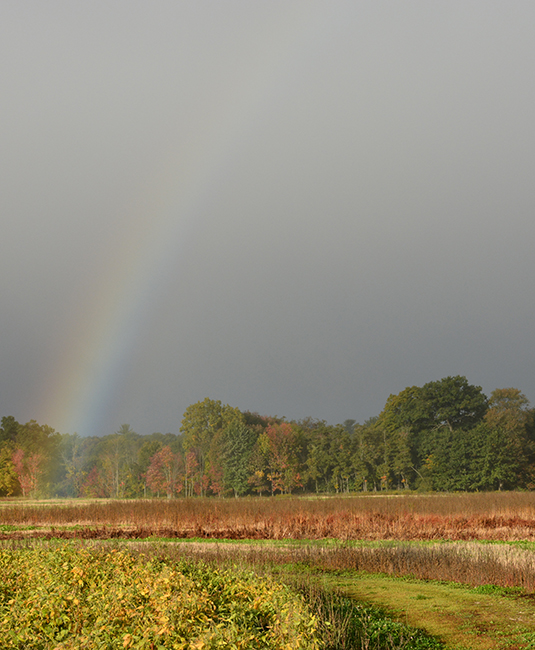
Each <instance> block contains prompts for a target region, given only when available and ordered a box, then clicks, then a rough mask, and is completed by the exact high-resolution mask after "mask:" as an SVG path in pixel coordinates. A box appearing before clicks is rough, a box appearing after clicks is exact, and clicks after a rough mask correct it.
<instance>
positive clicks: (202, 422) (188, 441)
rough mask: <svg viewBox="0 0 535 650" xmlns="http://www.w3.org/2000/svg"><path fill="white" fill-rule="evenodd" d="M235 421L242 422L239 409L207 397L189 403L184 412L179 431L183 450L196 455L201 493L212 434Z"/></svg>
mask: <svg viewBox="0 0 535 650" xmlns="http://www.w3.org/2000/svg"><path fill="white" fill-rule="evenodd" d="M235 422H242V423H243V422H244V416H243V415H242V413H241V411H240V410H239V409H237V408H233V407H231V406H229V405H228V404H226V405H223V404H221V401H220V400H217V401H216V400H211V399H209V398H208V397H207V398H205V399H204V400H203V401H202V402H196V403H195V404H191V405H190V406H188V408H187V409H186V411H185V413H184V417H183V418H182V423H181V426H180V431H181V432H182V433H183V445H184V450H185V451H186V452H190V451H193V452H195V455H196V457H197V462H198V465H199V472H200V481H201V482H200V486H201V488H200V493H201V494H204V493H205V487H204V485H205V483H206V482H209V477H208V475H207V469H208V468H207V461H208V454H209V451H210V447H211V445H212V440H213V438H214V435H215V434H216V432H218V431H222V430H223V429H226V428H227V427H228V426H230V425H231V424H232V423H235Z"/></svg>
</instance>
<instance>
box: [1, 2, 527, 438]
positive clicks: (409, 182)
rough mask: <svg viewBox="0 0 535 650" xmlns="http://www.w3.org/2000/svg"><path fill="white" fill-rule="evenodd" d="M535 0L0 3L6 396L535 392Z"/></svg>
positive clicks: (51, 405) (241, 401)
mask: <svg viewBox="0 0 535 650" xmlns="http://www.w3.org/2000/svg"><path fill="white" fill-rule="evenodd" d="M534 24H535V4H534V3H533V2H532V1H526V2H522V1H518V2H517V1H513V2H511V1H510V0H508V1H507V2H493V1H492V0H477V1H469V0H468V1H467V0H462V1H459V2H457V1H452V0H444V1H436V2H427V1H424V0H421V1H417V2H411V1H410V0H409V1H407V2H403V3H400V2H397V1H394V0H392V1H391V2H381V1H376V0H374V1H373V2H372V1H370V2H355V1H354V0H348V1H347V2H344V1H337V0H328V1H327V0H325V1H324V2H314V0H305V1H302V2H298V1H293V0H280V1H277V0H269V1H268V0H266V1H262V0H259V1H252V0H225V1H224V2H221V1H220V0H217V1H216V0H211V1H202V0H192V1H177V0H172V1H169V2H168V1H166V0H158V1H156V2H148V1H143V2H142V1H139V0H125V1H121V0H119V1H115V2H114V1H111V2H110V0H106V1H101V0H92V1H91V2H73V1H72V0H68V1H63V2H62V1H56V0H47V2H41V1H38V0H34V1H31V0H29V1H27V2H20V1H19V0H4V1H3V2H2V3H1V4H0V88H1V92H0V115H1V119H0V214H1V220H2V221H1V223H2V233H1V237H0V283H1V284H0V286H1V296H2V300H1V309H0V333H1V346H0V361H1V363H0V416H5V415H13V416H15V417H16V418H17V419H18V420H19V421H20V422H26V421H28V420H30V419H36V420H37V421H38V422H40V423H46V424H49V425H50V426H52V427H54V428H55V429H56V430H58V431H60V432H62V433H73V432H75V431H76V432H78V433H79V434H81V435H102V434H109V433H112V432H113V431H115V430H117V429H118V428H119V426H120V425H121V424H123V423H129V424H130V425H131V426H132V427H133V428H134V430H136V431H137V432H139V433H143V434H145V433H151V432H154V431H161V432H173V433H177V432H178V431H179V427H180V421H181V419H182V414H183V412H184V410H185V409H186V407H187V406H188V405H189V404H191V403H193V402H196V401H198V400H202V399H204V398H205V397H210V398H212V399H220V400H222V402H223V403H228V404H231V405H232V406H237V407H239V408H240V409H242V410H251V411H257V412H259V413H260V414H264V415H279V416H286V417H287V418H288V419H300V418H304V417H312V418H317V419H321V420H326V421H327V422H329V423H330V424H335V423H338V422H343V421H344V420H345V419H348V418H352V419H355V420H357V421H359V422H363V421H364V420H366V419H367V418H369V417H371V416H374V415H377V414H378V413H379V412H380V411H381V409H382V407H383V405H384V403H385V401H386V399H387V398H388V396H389V394H391V393H398V392H399V391H401V390H402V389H403V388H405V387H406V386H410V385H422V384H424V383H426V382H428V381H434V380H438V379H441V378H442V377H446V376H448V375H465V376H466V377H467V378H468V381H469V382H470V383H472V384H476V385H480V386H482V387H483V390H484V392H485V393H486V394H487V395H488V394H490V392H491V391H492V390H493V389H495V388H504V387H509V386H514V387H516V388H520V389H521V390H522V391H523V392H524V393H525V394H526V396H527V397H528V398H529V399H530V400H531V402H532V403H534V402H535V376H534V369H535V345H534V337H533V333H534V329H535V313H534V312H535V282H534V280H535V255H534V252H533V250H534V242H535V209H534V208H535V182H534V178H533V176H534V170H535V164H534V163H535V120H534V115H535V101H534V100H535V83H534V78H535V74H534V73H535V38H533V25H534Z"/></svg>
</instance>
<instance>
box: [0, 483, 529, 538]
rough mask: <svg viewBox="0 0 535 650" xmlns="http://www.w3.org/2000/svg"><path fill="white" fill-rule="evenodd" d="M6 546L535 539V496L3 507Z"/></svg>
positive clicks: (7, 504) (0, 508)
mask: <svg viewBox="0 0 535 650" xmlns="http://www.w3.org/2000/svg"><path fill="white" fill-rule="evenodd" d="M0 523H1V524H2V526H0V531H1V534H0V539H6V538H11V539H13V538H20V537H23V536H24V537H28V536H29V537H63V538H85V539H88V538H130V539H132V538H138V539H139V538H145V537H150V536H158V537H168V538H182V539H185V538H192V537H200V538H213V539H272V540H281V539H326V538H336V539H340V540H406V541H409V540H497V541H518V540H535V494H533V493H530V492H524V493H514V492H509V493H500V492H493V493H479V494H459V495H451V494H450V495H404V496H394V495H392V496H386V495H385V496H383V495H373V496H372V495H369V496H355V497H345V498H344V497H332V498H323V499H320V498H310V499H307V498H246V499H228V500H227V499H169V500H167V499H166V500H115V501H96V500H95V501H86V502H81V501H80V502H79V501H72V502H59V503H54V502H48V503H39V502H24V501H11V502H7V501H4V502H3V504H2V506H0Z"/></svg>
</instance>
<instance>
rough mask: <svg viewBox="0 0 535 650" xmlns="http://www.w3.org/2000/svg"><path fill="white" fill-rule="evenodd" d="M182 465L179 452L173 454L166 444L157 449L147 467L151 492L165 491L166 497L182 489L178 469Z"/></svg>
mask: <svg viewBox="0 0 535 650" xmlns="http://www.w3.org/2000/svg"><path fill="white" fill-rule="evenodd" d="M182 465H183V462H182V458H181V457H180V455H179V454H174V453H173V452H172V451H171V447H170V446H169V445H166V446H165V447H162V449H160V451H157V452H156V453H155V454H154V456H153V457H152V459H151V463H150V465H149V468H148V469H147V485H148V487H149V489H150V490H151V491H152V492H156V493H159V492H160V491H162V492H165V493H166V495H167V498H168V499H170V498H171V497H172V496H174V495H175V494H177V493H178V492H180V491H181V490H182V482H181V480H180V478H179V470H180V468H181V466H182Z"/></svg>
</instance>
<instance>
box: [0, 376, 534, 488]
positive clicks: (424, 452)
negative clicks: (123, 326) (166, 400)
mask: <svg viewBox="0 0 535 650" xmlns="http://www.w3.org/2000/svg"><path fill="white" fill-rule="evenodd" d="M1 423H2V427H1V429H0V495H1V496H32V497H45V496H57V497H107V498H110V497H112V498H113V497H114V498H136V497H153V496H167V497H175V496H184V497H193V496H220V497H221V496H235V497H240V496H245V495H275V494H292V493H304V492H309V493H310V492H315V493H348V492H356V491H378V490H391V489H395V490H403V489H419V490H425V491H429V490H437V491H456V490H463V491H476V490H502V489H532V488H533V487H535V409H532V408H530V406H529V402H528V400H527V399H526V397H525V396H524V395H523V394H522V392H521V391H520V390H518V389H516V388H504V389H497V390H494V391H493V392H492V393H491V395H490V397H487V396H486V395H484V393H483V392H482V389H481V387H479V386H473V385H471V384H469V383H468V381H467V379H466V378H465V377H463V376H456V377H446V378H444V379H441V380H439V381H434V382H429V383H427V384H425V385H424V386H421V387H418V386H410V387H407V388H405V389H404V390H403V391H401V392H400V393H399V394H397V395H390V397H389V398H388V400H387V402H386V404H385V406H384V408H383V410H382V411H381V413H380V414H379V415H378V416H377V417H374V418H371V419H370V420H368V421H366V422H364V423H363V424H359V423H356V422H355V421H354V420H346V421H345V422H344V423H343V424H338V425H328V424H327V423H326V422H324V421H319V420H314V419H310V418H306V419H303V420H299V421H286V420H285V419H284V418H278V417H269V416H260V415H258V414H257V413H251V412H248V411H245V412H242V411H240V410H239V409H237V408H234V407H231V406H229V405H225V404H222V403H221V401H219V400H211V399H208V398H206V399H205V400H203V401H200V402H197V403H195V404H192V405H190V406H189V407H188V408H187V409H186V412H185V413H184V417H183V419H182V423H181V426H180V432H179V433H177V434H172V433H166V434H161V433H153V434H151V435H139V434H137V433H136V432H134V431H133V430H132V428H131V427H130V426H129V425H127V424H125V425H122V426H121V427H120V428H119V430H118V431H116V432H115V433H113V434H111V435H106V436H102V437H87V438H83V437H80V436H78V435H77V434H68V433H67V434H60V433H58V432H56V431H54V429H52V428H51V427H49V426H47V425H40V424H38V423H37V422H35V421H34V420H32V421H30V422H28V423H26V424H20V423H18V422H17V421H16V420H15V419H14V418H13V417H11V416H9V417H4V418H2V421H1Z"/></svg>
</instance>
